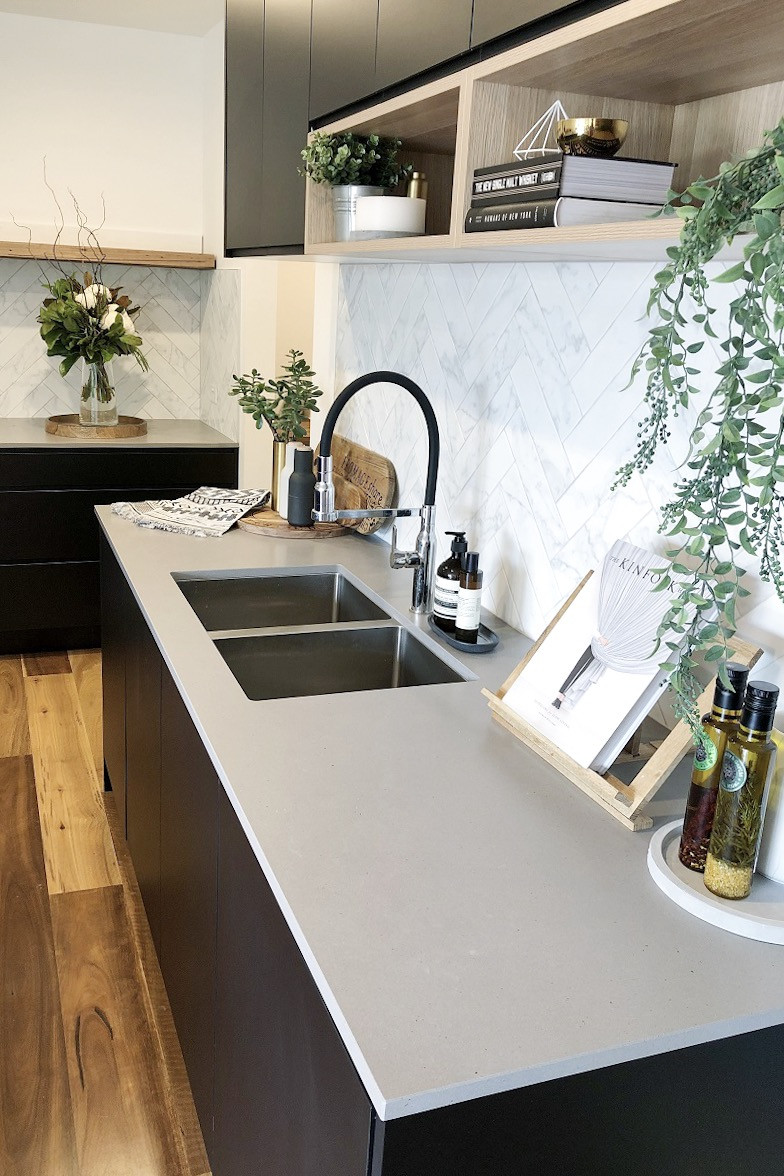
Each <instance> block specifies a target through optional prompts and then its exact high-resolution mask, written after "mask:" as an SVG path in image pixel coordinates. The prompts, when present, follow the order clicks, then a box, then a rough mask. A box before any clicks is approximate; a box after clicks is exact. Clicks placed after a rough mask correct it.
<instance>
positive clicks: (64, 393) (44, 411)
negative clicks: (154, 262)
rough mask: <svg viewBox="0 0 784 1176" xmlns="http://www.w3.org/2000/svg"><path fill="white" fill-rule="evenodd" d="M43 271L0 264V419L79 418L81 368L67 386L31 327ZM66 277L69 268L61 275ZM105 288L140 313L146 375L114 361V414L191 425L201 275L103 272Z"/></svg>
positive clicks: (133, 269) (26, 264) (122, 269)
mask: <svg viewBox="0 0 784 1176" xmlns="http://www.w3.org/2000/svg"><path fill="white" fill-rule="evenodd" d="M42 266H43V271H44V272H45V273H46V274H47V276H49V275H51V276H52V277H55V276H56V273H55V271H54V268H53V267H52V266H51V265H48V264H47V263H42V265H39V264H38V263H37V262H35V261H18V260H11V259H3V260H0V416H3V417H47V416H51V415H52V414H54V413H68V412H78V410H79V376H80V365H79V364H76V365H75V366H74V367H73V368H72V369H71V372H70V373H69V375H68V377H67V378H66V379H63V378H62V377H61V376H60V374H59V372H58V370H57V367H58V363H59V360H58V359H48V358H47V355H46V349H45V347H44V344H43V341H42V339H41V337H40V335H39V333H38V332H39V325H38V323H37V322H36V321H35V320H36V316H37V314H38V310H39V308H40V306H41V302H42V300H43V298H44V297H45V296H47V292H46V290H45V289H44V288H43V287H42V285H41V277H42ZM67 268H68V269H69V272H70V267H67ZM103 276H104V280H105V281H106V282H107V283H108V284H109V285H111V286H122V287H123V291H124V293H126V294H128V296H129V297H130V298H131V299H132V300H133V302H134V304H135V305H139V306H141V308H142V309H141V312H140V314H139V317H138V319H137V320H136V325H137V327H138V330H139V334H140V335H141V336H142V339H143V340H144V343H143V348H142V350H143V351H144V354H145V355H146V357H147V360H148V362H149V364H150V370H149V371H148V372H143V371H142V370H141V368H140V367H139V366H138V365H137V364H136V363H135V361H134V360H133V359H130V358H128V357H124V358H122V359H115V360H114V361H113V367H114V378H115V382H116V386H117V395H118V403H119V410H120V412H122V413H124V414H127V415H132V416H141V417H145V418H148V419H152V418H156V417H157V418H166V417H176V418H192V417H195V418H198V416H199V395H200V385H199V350H200V348H199V329H200V323H201V274H200V273H199V271H198V270H175V269H148V268H146V267H144V266H116V265H109V266H105V267H104V274H103Z"/></svg>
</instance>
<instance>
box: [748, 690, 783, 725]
mask: <svg viewBox="0 0 784 1176" xmlns="http://www.w3.org/2000/svg"><path fill="white" fill-rule="evenodd" d="M778 700H779V688H778V686H776V685H774V683H773V682H761V681H757V682H749V684H748V686H747V687H746V697H745V698H744V699H743V714H742V716H741V720H740V721H741V726H743V727H745V728H746V729H747V730H757V731H759V730H763V731H769V730H770V728H771V727H772V726H773V718H774V716H775V714H776V704H777V703H778Z"/></svg>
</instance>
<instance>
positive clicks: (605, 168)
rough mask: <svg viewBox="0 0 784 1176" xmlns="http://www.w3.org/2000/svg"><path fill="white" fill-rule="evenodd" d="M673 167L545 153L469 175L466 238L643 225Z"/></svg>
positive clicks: (662, 198)
mask: <svg viewBox="0 0 784 1176" xmlns="http://www.w3.org/2000/svg"><path fill="white" fill-rule="evenodd" d="M675 167H676V164H674V163H660V162H657V161H656V160H650V159H617V158H612V159H600V158H596V157H593V156H590V155H563V154H562V153H561V152H560V151H546V152H544V153H543V154H542V155H540V156H538V157H537V158H536V159H525V160H522V161H521V162H519V163H518V162H517V161H513V162H511V163H499V164H496V165H495V166H493V167H479V168H477V169H476V171H475V172H474V179H473V185H472V189H471V207H470V209H469V210H468V215H467V216H466V220H465V230H466V232H467V233H483V232H492V231H494V230H496V229H546V228H551V227H553V226H555V227H559V226H562V225H590V224H601V223H604V222H609V221H624V220H625V221H628V220H643V219H644V218H645V217H646V216H650V215H651V214H652V213H654V212H657V211H658V210H659V209H660V208H661V206H662V205H663V204H664V201H665V200H666V199H667V193H668V191H669V189H670V187H671V185H672V178H673V173H674V171H675Z"/></svg>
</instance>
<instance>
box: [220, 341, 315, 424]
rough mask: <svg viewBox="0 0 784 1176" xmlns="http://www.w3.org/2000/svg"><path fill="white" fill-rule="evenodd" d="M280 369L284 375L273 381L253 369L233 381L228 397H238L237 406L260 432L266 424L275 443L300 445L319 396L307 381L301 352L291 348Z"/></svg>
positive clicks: (312, 384)
mask: <svg viewBox="0 0 784 1176" xmlns="http://www.w3.org/2000/svg"><path fill="white" fill-rule="evenodd" d="M287 358H288V359H289V362H288V363H285V364H284V365H283V371H284V373H285V375H282V376H280V377H279V378H278V379H277V380H265V379H264V378H263V377H262V376H260V375H259V373H258V372H257V371H256V369H255V368H253V370H252V371H251V374H250V375H249V376H236V375H235V377H234V380H235V385H234V387H233V388H230V389H229V396H238V397H239V405H240V408H241V409H242V411H243V412H247V413H248V414H249V415H250V416H252V417H253V419H254V421H255V422H256V428H257V429H260V428H261V426H262V422H263V421H266V422H267V424H268V425H269V427H270V429H271V430H272V436H273V437H274V438H275V440H276V441H301V440H302V438H303V437H304V436H305V435H306V430H305V428H304V422H305V420H306V418H307V414H308V413H309V412H318V405H317V404H316V398H317V397H319V396H321V395H322V392H321V389H320V388H317V387H316V385H315V384H314V383H313V381H312V379H311V377H312V376H315V374H316V373H315V372H314V371H312V370H311V368H310V367H309V365H308V362H307V360H306V359H304V358H303V355H302V352H301V351H295V350H294V348H292V349H291V351H289V352H288V353H287Z"/></svg>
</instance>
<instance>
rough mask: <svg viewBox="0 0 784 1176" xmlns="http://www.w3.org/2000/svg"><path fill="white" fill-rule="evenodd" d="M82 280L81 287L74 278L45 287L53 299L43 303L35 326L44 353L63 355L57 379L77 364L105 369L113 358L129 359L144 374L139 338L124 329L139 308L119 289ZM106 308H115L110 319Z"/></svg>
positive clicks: (67, 277) (145, 361) (47, 299)
mask: <svg viewBox="0 0 784 1176" xmlns="http://www.w3.org/2000/svg"><path fill="white" fill-rule="evenodd" d="M83 277H84V284H83V285H82V283H81V282H79V281H78V280H77V278H76V275H75V274H71V275H70V276H67V275H66V276H63V277H60V278H57V280H56V281H54V282H45V283H44V285H45V287H46V289H47V290H48V291H49V293H50V294H51V298H45V299H44V301H43V306H42V307H41V310H40V313H39V315H38V320H37V321H38V322H39V323H40V324H41V338H42V339H43V341H44V343H45V344H46V354H47V355H59V356H62V361H61V363H60V375H61V376H67V375H68V373H69V371H70V370H71V368H72V367H73V366H74V364H75V363H76V361H77V360H79V359H84V360H86V361H87V362H88V363H95V364H105V363H108V362H109V360H111V359H114V357H115V356H116V355H132V356H133V358H134V359H135V360H136V362H137V363H138V364H139V366H140V367H141V368H142V369H143V370H144V371H146V370H147V366H148V364H147V360H146V359H145V357H144V355H143V354H142V352H141V350H140V348H141V345H142V340H141V337H140V336H139V335H137V334H135V332H134V331H132V330H130V329H129V327H128V323H129V321H130V320H131V319H132V318H133V316H135V315H137V314H138V313H139V307H138V306H131V300H130V298H128V297H127V296H126V295H124V294H123V295H121V294H120V289H121V287H119V286H116V287H114V288H112V289H109V287H106V286H103V285H102V284H101V283H100V282H95V283H94V282H93V277H92V275H91V274H89V273H88V274H84V275H83ZM96 291H100V292H98V293H95V292H96ZM110 307H111V308H116V313H115V314H114V315H112V314H111V312H110ZM107 320H110V321H107Z"/></svg>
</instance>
